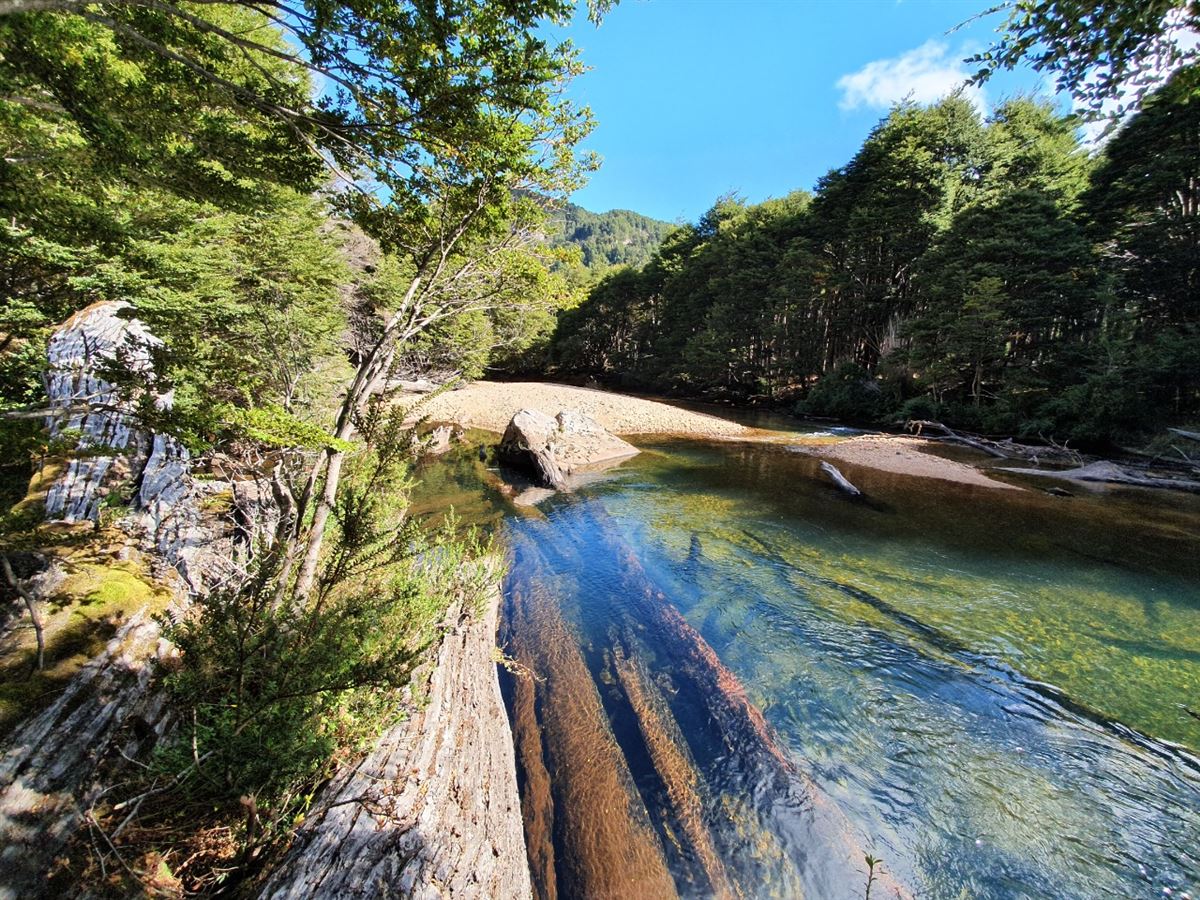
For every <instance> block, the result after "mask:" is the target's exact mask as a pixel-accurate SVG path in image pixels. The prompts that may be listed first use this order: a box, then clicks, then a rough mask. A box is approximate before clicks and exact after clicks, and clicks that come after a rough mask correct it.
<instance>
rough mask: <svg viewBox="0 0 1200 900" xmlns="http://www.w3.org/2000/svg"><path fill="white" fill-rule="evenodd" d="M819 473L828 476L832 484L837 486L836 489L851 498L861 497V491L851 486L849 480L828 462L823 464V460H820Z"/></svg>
mask: <svg viewBox="0 0 1200 900" xmlns="http://www.w3.org/2000/svg"><path fill="white" fill-rule="evenodd" d="M821 471H822V472H824V473H825V474H826V475H828V476H829V478H830V480H831V481H832V482H833V483H834V484H836V485H837V486H838V488H840V489H841V490H843V491H845V492H846V493H847V494H849V495H850V496H851V497H861V496H862V491H860V490H859V489H858V488H857V487H855V486H854V485H853V484H851V483H850V479H848V478H847V477H846V476H845V475H843V474H842V473H841V472H840V471H839V470H838V467H837V466H835V465H834V464H833V463H829V462H825V461H824V460H821Z"/></svg>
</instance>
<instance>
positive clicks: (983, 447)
mask: <svg viewBox="0 0 1200 900" xmlns="http://www.w3.org/2000/svg"><path fill="white" fill-rule="evenodd" d="M904 428H905V430H906V431H909V432H911V433H912V434H914V435H915V436H916V437H921V438H925V440H928V441H941V442H944V443H950V444H959V445H961V446H963V447H970V448H971V449H973V450H978V451H979V452H980V453H986V454H987V455H988V456H994V457H995V458H996V459H1026V460H1030V461H1032V462H1037V461H1039V460H1051V461H1065V462H1073V463H1080V462H1082V461H1083V457H1082V456H1081V455H1080V454H1078V453H1076V452H1075V451H1074V450H1071V449H1070V448H1068V447H1065V446H1060V445H1058V444H1055V443H1054V442H1053V441H1050V442H1049V445H1048V446H1033V445H1030V444H1018V443H1017V442H1016V441H1014V440H1012V439H1010V438H1005V439H1004V440H1002V441H993V440H989V439H988V438H985V437H980V436H979V435H966V434H963V433H962V432H959V431H955V430H954V429H952V428H950V427H948V426H946V425H943V424H942V423H941V422H931V421H929V420H928V419H910V420H909V421H908V422H905V423H904ZM927 431H932V432H934V434H926V433H925V432H927Z"/></svg>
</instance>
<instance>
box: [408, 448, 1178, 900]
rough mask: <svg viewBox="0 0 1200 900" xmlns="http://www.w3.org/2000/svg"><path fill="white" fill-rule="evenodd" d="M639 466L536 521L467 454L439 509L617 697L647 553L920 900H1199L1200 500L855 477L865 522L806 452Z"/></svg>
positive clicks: (449, 464) (442, 488)
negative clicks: (629, 619)
mask: <svg viewBox="0 0 1200 900" xmlns="http://www.w3.org/2000/svg"><path fill="white" fill-rule="evenodd" d="M641 446H642V447H643V450H644V452H643V453H642V454H641V455H639V456H638V457H636V458H634V459H633V460H631V461H629V462H627V463H625V464H623V465H622V466H621V467H620V468H619V469H617V470H615V471H614V472H610V473H609V474H608V475H607V476H606V477H605V478H604V479H602V480H599V481H596V482H595V483H593V484H591V485H589V486H587V487H585V488H583V489H581V490H579V491H577V492H576V493H574V494H571V495H560V496H557V497H555V498H553V499H552V500H550V501H549V502H547V503H545V504H543V506H542V507H541V509H540V511H538V512H536V513H533V514H530V513H528V512H524V513H522V512H518V511H517V510H515V509H514V508H513V507H511V506H510V505H508V504H506V503H505V502H504V500H503V498H502V497H501V495H500V493H499V492H498V491H497V489H496V486H495V482H494V478H493V476H492V475H491V474H490V473H489V472H488V471H487V469H486V466H485V464H484V463H482V462H480V461H479V460H478V458H477V457H476V455H475V451H474V449H472V450H470V451H460V452H457V453H456V454H454V455H453V456H451V457H450V458H449V459H447V460H445V461H443V462H441V463H438V464H437V465H435V466H432V467H430V468H428V469H427V470H426V471H425V473H424V478H425V480H424V483H423V486H422V488H421V489H420V491H419V494H418V498H417V501H418V508H423V509H425V510H427V511H433V510H436V509H440V508H443V507H444V506H445V504H447V503H453V504H454V505H455V507H456V508H457V510H458V511H459V513H460V515H462V516H463V517H464V518H465V519H466V520H468V521H476V522H480V523H483V524H485V525H486V526H488V527H490V528H493V529H494V530H495V531H496V533H497V537H498V540H500V541H501V542H502V543H504V544H506V545H507V546H508V548H509V549H510V552H511V554H512V560H513V562H512V565H513V566H514V571H513V575H512V578H514V579H519V580H523V581H525V582H541V583H544V584H547V585H552V587H553V591H554V596H555V597H556V599H557V602H558V603H559V604H560V606H561V610H562V613H563V617H564V618H565V619H566V621H567V622H568V623H569V624H570V628H571V630H572V633H573V634H574V635H575V637H576V639H577V640H578V641H579V643H580V645H581V647H583V648H584V650H585V657H586V658H587V659H588V661H589V666H591V669H592V671H593V674H594V676H595V677H596V679H597V684H598V685H599V684H600V682H601V681H602V680H603V679H604V673H603V672H602V671H600V669H601V668H602V666H603V663H602V662H601V661H600V660H601V656H600V654H598V652H597V651H596V648H597V646H601V645H604V643H605V642H606V641H607V640H608V639H609V635H611V633H612V630H613V627H614V625H613V623H614V622H615V621H617V617H619V615H627V614H628V613H629V608H628V607H627V600H628V598H627V596H626V594H627V587H624V586H622V584H621V583H620V577H619V574H618V569H619V567H618V566H616V565H615V564H614V560H613V559H612V556H613V546H614V540H616V541H618V542H619V543H621V544H625V545H628V547H630V548H632V550H633V552H634V554H635V555H636V557H637V561H638V562H639V563H640V566H641V568H642V569H644V572H645V576H646V577H647V578H648V579H649V580H650V581H651V582H653V583H654V584H655V585H656V586H657V588H658V590H660V591H661V592H662V593H663V594H664V595H665V597H666V600H667V602H669V603H671V604H673V605H674V607H675V608H677V609H678V610H679V612H681V613H682V614H683V616H684V617H685V618H686V619H687V621H688V622H689V623H690V624H691V625H692V626H694V627H695V628H696V629H697V630H698V631H699V632H700V634H701V635H702V636H703V637H704V638H705V639H706V640H707V641H708V643H709V644H711V646H712V647H713V648H714V649H715V651H716V652H717V654H718V655H719V656H720V658H721V660H722V662H724V663H725V665H727V666H728V667H729V668H730V669H731V670H732V671H733V672H734V674H736V676H737V677H738V678H739V679H740V680H741V681H742V683H743V684H744V686H745V687H746V690H747V691H748V693H749V695H750V698H751V700H752V701H753V702H754V703H755V704H756V705H757V706H758V707H759V708H760V709H761V710H762V712H763V713H764V715H765V717H766V719H767V721H768V722H769V723H770V725H771V726H772V727H773V729H774V731H775V733H776V734H775V736H776V738H777V739H778V741H779V742H780V744H781V745H782V746H783V748H784V749H785V752H786V753H787V754H788V755H789V756H790V757H792V758H793V759H794V760H795V762H796V763H797V765H798V766H799V767H800V768H801V769H802V770H804V771H806V772H807V773H809V774H811V776H812V778H813V779H814V780H815V782H816V783H817V785H818V786H819V787H820V789H821V790H823V791H824V792H825V793H826V794H827V795H828V796H829V797H830V798H832V800H833V801H835V803H836V804H837V805H838V806H839V807H840V808H841V809H842V811H843V812H844V813H845V815H846V817H847V818H848V819H849V822H850V824H851V826H852V828H853V830H854V831H855V832H856V835H857V837H858V840H859V841H860V843H861V844H862V846H863V847H864V848H866V849H867V850H868V851H869V852H871V853H873V854H874V855H875V856H877V857H881V858H882V859H883V860H884V864H885V866H886V867H887V868H888V869H889V870H890V871H891V872H892V873H894V874H895V875H897V876H898V877H899V878H900V879H901V880H902V881H903V882H905V883H907V885H909V886H910V887H911V888H912V889H913V892H914V893H915V894H916V895H917V896H920V897H931V898H942V897H945V898H959V897H1046V896H1054V897H1159V896H1163V895H1164V893H1165V891H1164V889H1169V890H1170V891H1171V892H1173V893H1174V895H1175V896H1180V895H1181V894H1182V893H1184V892H1188V891H1190V892H1191V894H1192V895H1193V896H1197V897H1200V892H1198V885H1200V762H1198V761H1197V758H1196V756H1195V755H1194V754H1195V751H1196V750H1197V749H1200V718H1198V717H1197V713H1198V712H1200V552H1198V551H1200V502H1198V498H1194V497H1186V496H1175V495H1170V494H1165V493H1158V494H1153V493H1147V492H1139V491H1109V490H1097V491H1088V490H1081V491H1077V496H1075V497H1070V498H1063V497H1054V496H1050V495H1047V494H1045V493H1043V492H1042V491H1040V490H1037V489H1036V487H1034V488H1033V489H1030V490H1026V491H1021V492H1017V491H1000V490H993V489H986V488H972V487H963V486H958V485H954V484H950V483H947V482H941V481H932V480H926V479H915V478H907V477H902V476H895V475H888V474H886V473H879V472H875V471H872V470H866V469H859V468H857V467H854V466H848V465H847V466H842V469H843V471H844V472H845V473H846V474H847V475H848V476H849V477H850V478H851V479H852V480H854V481H855V482H856V483H857V484H858V485H859V486H860V487H861V488H862V489H863V490H864V491H865V492H866V494H867V496H868V498H869V499H868V500H867V501H866V502H862V501H854V500H849V499H847V498H845V497H844V496H842V495H841V494H839V493H838V492H837V491H836V490H835V489H833V488H832V487H831V486H830V485H829V484H828V483H827V482H826V481H825V480H824V479H823V478H822V477H821V476H820V474H819V472H818V471H817V469H816V463H815V461H813V460H812V459H811V458H808V457H805V456H802V455H800V454H796V453H790V452H788V451H787V450H786V448H784V447H778V446H776V447H752V446H746V445H736V444H730V445H710V444H702V443H694V442H677V443H662V442H659V443H643V444H642V445H641ZM510 583H511V582H510ZM642 637H643V639H644V641H645V646H646V647H653V646H654V636H653V635H652V634H651V635H643V636H642ZM647 656H648V657H649V658H648V659H647V660H646V663H647V666H648V667H650V668H651V669H654V667H656V666H658V665H660V664H659V663H658V662H657V661H656V660H654V659H653V654H652V652H648V653H647ZM659 674H660V675H661V676H662V677H663V678H665V679H669V677H670V674H671V673H670V672H661V673H659ZM618 725H619V723H618ZM680 726H681V728H682V731H683V737H684V738H685V739H687V740H689V741H690V740H691V736H690V734H689V728H690V726H689V723H688V721H687V719H682V720H681V721H680ZM638 765H639V762H638V760H631V768H632V769H633V774H634V778H635V781H637V782H638V784H639V786H640V785H641V784H642V783H643V781H644V780H643V779H640V778H639V772H638ZM647 804H648V805H649V806H651V810H652V813H653V803H652V802H651V799H649V798H648V799H647ZM733 864H735V865H736V861H733ZM613 865H620V861H619V860H614V861H613ZM681 883H682V882H681ZM561 887H562V885H560V888H561ZM779 890H780V889H779V886H778V885H767V884H764V885H762V895H763V896H768V895H771V894H773V893H775V894H777V893H779ZM569 893H570V891H569V887H568V890H567V891H566V895H567V896H569ZM560 896H563V892H562V891H561V890H560Z"/></svg>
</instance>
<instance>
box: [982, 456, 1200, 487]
mask: <svg viewBox="0 0 1200 900" xmlns="http://www.w3.org/2000/svg"><path fill="white" fill-rule="evenodd" d="M1004 471H1005V472H1010V473H1013V474H1017V475H1036V476H1038V477H1040V478H1062V479H1066V480H1068V481H1092V482H1103V483H1108V484H1127V485H1132V486H1133V487H1145V488H1160V489H1165V490H1172V491H1187V492H1188V493H1192V494H1200V481H1195V480H1191V479H1186V478H1158V477H1155V476H1152V475H1142V474H1139V473H1137V472H1131V471H1129V470H1128V469H1124V468H1122V467H1121V466H1118V465H1117V464H1116V463H1111V462H1094V463H1089V464H1088V465H1086V466H1078V467H1077V468H1074V469H1024V468H1022V469H1004Z"/></svg>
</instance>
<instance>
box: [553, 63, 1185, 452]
mask: <svg viewBox="0 0 1200 900" xmlns="http://www.w3.org/2000/svg"><path fill="white" fill-rule="evenodd" d="M1195 79H1196V75H1195V70H1190V69H1186V70H1183V71H1181V72H1180V73H1178V74H1177V75H1176V76H1175V77H1174V78H1173V79H1172V80H1171V81H1170V82H1169V83H1168V84H1167V85H1166V86H1164V87H1163V88H1162V89H1161V90H1160V91H1158V92H1157V93H1156V94H1155V95H1154V96H1153V97H1151V98H1150V99H1149V101H1148V102H1147V103H1146V105H1145V108H1144V109H1143V110H1142V111H1141V112H1140V113H1139V114H1138V115H1137V116H1135V117H1134V118H1133V119H1132V120H1130V121H1129V122H1128V123H1127V124H1126V125H1125V126H1124V128H1123V129H1122V130H1121V131H1120V132H1119V133H1118V135H1117V136H1116V138H1115V139H1114V140H1113V141H1112V142H1111V143H1110V144H1109V145H1108V147H1107V148H1106V149H1105V151H1104V153H1102V154H1101V155H1100V157H1099V158H1098V159H1097V158H1093V157H1090V156H1089V155H1088V154H1087V153H1086V152H1085V150H1084V149H1083V147H1082V146H1081V144H1080V140H1079V137H1078V135H1077V131H1076V127H1077V124H1078V123H1077V121H1076V120H1075V119H1074V118H1073V117H1071V116H1064V115H1061V114H1060V113H1057V112H1056V111H1055V110H1054V109H1053V108H1052V107H1050V106H1048V105H1046V104H1042V103H1039V102H1036V101H1032V100H1028V99H1016V100H1011V101H1009V102H1006V103H1004V104H1002V105H1001V106H1000V107H999V108H997V109H996V110H995V111H994V112H993V113H992V115H991V116H989V117H988V118H987V119H986V120H984V119H981V118H980V116H979V114H978V113H977V112H976V111H975V109H974V108H973V107H972V106H971V105H970V104H969V103H967V102H966V101H965V100H963V99H961V98H958V97H951V98H948V99H946V100H944V101H942V102H940V103H937V104H934V105H932V106H928V107H920V106H914V105H911V104H905V105H901V106H899V107H898V108H896V109H895V110H894V111H893V112H892V113H891V114H890V115H889V116H888V117H887V118H886V119H885V120H884V121H883V122H881V123H880V125H879V126H878V127H877V128H876V129H875V130H874V131H873V132H872V133H871V135H870V136H869V137H868V138H867V140H866V142H865V143H864V145H863V147H862V149H861V150H860V151H859V152H858V153H857V154H856V155H855V156H854V158H853V159H852V160H851V161H850V162H849V163H847V164H846V165H845V166H843V167H841V168H839V169H836V170H834V171H833V172H830V173H829V174H828V175H827V176H825V177H824V178H822V179H821V180H820V181H819V183H818V184H817V188H816V192H815V194H814V195H813V197H812V198H811V199H810V198H809V197H808V196H807V195H803V194H797V195H793V196H792V197H789V198H786V199H784V200H774V201H768V202H767V203H763V204H759V205H757V206H747V205H745V204H744V203H741V202H740V201H738V200H737V199H736V198H723V199H721V200H719V201H718V202H717V204H716V205H715V206H714V207H713V209H712V210H710V212H709V213H708V214H707V215H706V216H705V217H704V218H703V219H702V220H701V222H700V223H698V224H697V225H694V226H687V227H685V228H683V229H681V230H679V231H678V232H676V233H675V234H674V235H672V236H671V237H670V238H669V239H668V240H667V241H666V242H665V243H664V244H663V246H662V248H661V249H660V250H659V252H658V253H657V254H656V255H655V256H654V257H653V258H652V259H651V260H650V262H649V263H648V264H647V265H646V266H645V267H644V269H643V270H642V271H640V272H622V273H618V274H615V275H612V276H609V277H608V278H606V279H605V280H604V281H602V282H601V283H600V284H599V285H597V286H596V287H595V288H594V289H593V290H592V292H591V295H590V296H589V298H588V299H587V301H585V302H584V303H583V304H582V305H581V306H580V307H579V308H578V309H575V310H572V311H571V312H569V313H564V314H563V315H562V317H561V320H560V326H559V330H558V333H557V336H556V340H555V343H554V345H553V348H552V354H553V358H554V359H555V360H556V362H557V363H558V364H559V365H561V366H563V367H564V368H567V369H574V370H586V371H590V372H594V373H597V374H602V375H608V376H612V377H616V378H619V379H621V380H622V381H625V382H628V383H632V384H638V385H643V386H650V387H654V388H658V389H668V390H681V391H685V392H690V393H708V394H728V395H731V396H734V397H742V398H748V397H771V398H788V397H793V396H795V397H800V398H803V399H802V400H801V403H802V408H803V409H804V410H805V411H808V412H813V413H822V414H827V415H837V416H844V417H850V418H855V419H860V420H871V421H889V420H894V419H896V418H898V417H902V416H905V415H910V414H911V415H912V416H913V417H917V418H922V417H929V416H933V415H937V416H941V417H943V418H946V419H948V420H952V421H954V422H956V423H959V424H962V425H966V426H968V427H974V428H977V429H981V430H988V431H997V432H1020V433H1026V434H1033V435H1037V434H1043V435H1046V436H1051V435H1053V436H1056V437H1058V438H1060V439H1066V438H1075V439H1080V440H1087V441H1091V442H1103V441H1106V440H1116V439H1119V438H1122V437H1126V436H1129V435H1130V434H1132V433H1136V432H1139V431H1145V430H1148V429H1152V428H1154V427H1157V426H1160V425H1162V424H1164V423H1166V422H1167V421H1168V420H1176V421H1186V420H1187V419H1188V417H1189V416H1195V415H1196V414H1197V413H1198V412H1200V402H1198V401H1200V398H1198V397H1197V393H1196V392H1197V385H1200V378H1198V375H1200V369H1198V368H1197V358H1198V357H1197V350H1196V340H1197V339H1196V333H1197V331H1196V329H1197V327H1198V326H1197V322H1196V307H1195V298H1196V297H1197V296H1198V293H1197V284H1196V279H1197V272H1198V271H1200V270H1198V269H1197V246H1200V245H1198V243H1197V235H1196V214H1197V197H1196V196H1195V185H1196V178H1197V175H1198V174H1200V173H1197V161H1198V160H1200V146H1198V145H1197V143H1196V141H1197V135H1200V128H1198V127H1197V124H1196V122H1195V121H1194V119H1195V114H1196V113H1195V111H1196V103H1195V98H1196V97H1197V91H1196V82H1195Z"/></svg>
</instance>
